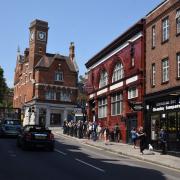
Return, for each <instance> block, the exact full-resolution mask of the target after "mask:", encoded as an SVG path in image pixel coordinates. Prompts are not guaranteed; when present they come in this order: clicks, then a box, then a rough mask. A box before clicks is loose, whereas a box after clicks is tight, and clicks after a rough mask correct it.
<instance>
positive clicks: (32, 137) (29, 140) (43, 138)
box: [17, 125, 55, 151]
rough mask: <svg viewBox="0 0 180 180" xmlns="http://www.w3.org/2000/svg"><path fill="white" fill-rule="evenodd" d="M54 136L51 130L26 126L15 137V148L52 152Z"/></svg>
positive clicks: (36, 126)
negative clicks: (40, 148)
mask: <svg viewBox="0 0 180 180" xmlns="http://www.w3.org/2000/svg"><path fill="white" fill-rule="evenodd" d="M54 143H55V141H54V135H53V134H52V132H51V130H49V129H48V128H45V127H43V126H39V125H26V126H24V127H23V128H22V130H21V132H20V133H19V135H18V137H17V146H18V147H21V148H22V149H23V150H26V149H28V148H34V147H44V148H47V149H48V150H50V151H53V150H54Z"/></svg>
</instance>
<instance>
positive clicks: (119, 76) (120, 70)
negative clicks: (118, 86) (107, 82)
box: [112, 63, 124, 82]
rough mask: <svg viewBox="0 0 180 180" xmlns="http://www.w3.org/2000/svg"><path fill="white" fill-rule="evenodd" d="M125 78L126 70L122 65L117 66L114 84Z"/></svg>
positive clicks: (113, 78) (114, 72)
mask: <svg viewBox="0 0 180 180" xmlns="http://www.w3.org/2000/svg"><path fill="white" fill-rule="evenodd" d="M123 77H124V69H123V65H122V63H118V64H116V66H115V68H114V71H113V76H112V82H115V81H118V80H120V79H122V78H123Z"/></svg>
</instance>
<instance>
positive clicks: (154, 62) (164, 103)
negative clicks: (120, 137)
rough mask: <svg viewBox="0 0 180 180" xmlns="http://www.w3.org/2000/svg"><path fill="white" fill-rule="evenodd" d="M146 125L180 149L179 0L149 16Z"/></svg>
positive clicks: (171, 0) (153, 135) (154, 134)
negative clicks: (164, 134) (163, 134)
mask: <svg viewBox="0 0 180 180" xmlns="http://www.w3.org/2000/svg"><path fill="white" fill-rule="evenodd" d="M145 103H146V110H147V112H146V117H145V118H146V127H147V130H149V133H148V134H149V135H150V138H151V139H152V140H154V141H157V140H158V133H159V130H160V129H161V128H165V129H166V130H167V133H168V134H169V136H168V137H169V138H168V142H169V144H168V148H169V149H170V150H172V149H173V150H174V149H180V143H179V142H180V1H179V0H165V1H163V2H162V3H161V4H159V5H158V6H157V7H156V8H155V9H153V10H152V11H151V12H150V13H149V14H147V16H146V96H145Z"/></svg>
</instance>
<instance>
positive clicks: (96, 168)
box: [75, 159, 105, 172]
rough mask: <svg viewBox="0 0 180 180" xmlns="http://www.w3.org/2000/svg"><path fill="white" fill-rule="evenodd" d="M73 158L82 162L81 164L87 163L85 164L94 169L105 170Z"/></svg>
mask: <svg viewBox="0 0 180 180" xmlns="http://www.w3.org/2000/svg"><path fill="white" fill-rule="evenodd" d="M75 160H76V161H78V162H80V163H82V164H85V165H87V166H90V167H92V168H94V169H97V170H98V171H101V172H105V170H104V169H101V168H98V167H96V166H93V165H91V164H89V163H86V162H84V161H82V160H80V159H75Z"/></svg>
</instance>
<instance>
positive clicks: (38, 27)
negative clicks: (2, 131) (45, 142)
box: [13, 20, 78, 126]
mask: <svg viewBox="0 0 180 180" xmlns="http://www.w3.org/2000/svg"><path fill="white" fill-rule="evenodd" d="M29 30H30V37H29V48H26V49H25V51H24V55H20V52H19V51H18V56H17V63H16V68H15V75H14V100H13V106H14V107H15V108H21V109H22V110H23V111H24V124H28V123H31V124H34V123H36V124H44V125H46V126H54V125H56V126H59V125H61V124H62V122H63V120H64V119H70V118H72V117H71V116H72V111H73V110H74V107H75V106H76V97H77V80H78V68H77V65H76V63H75V53H74V44H73V43H71V45H70V48H69V50H70V53H69V56H63V55H60V54H51V53H47V52H46V47H47V40H48V23H47V22H45V21H41V20H35V21H33V22H32V23H31V24H30V28H29Z"/></svg>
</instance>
